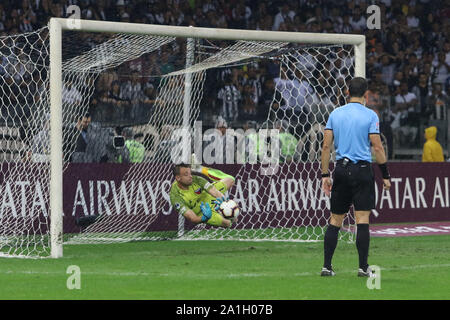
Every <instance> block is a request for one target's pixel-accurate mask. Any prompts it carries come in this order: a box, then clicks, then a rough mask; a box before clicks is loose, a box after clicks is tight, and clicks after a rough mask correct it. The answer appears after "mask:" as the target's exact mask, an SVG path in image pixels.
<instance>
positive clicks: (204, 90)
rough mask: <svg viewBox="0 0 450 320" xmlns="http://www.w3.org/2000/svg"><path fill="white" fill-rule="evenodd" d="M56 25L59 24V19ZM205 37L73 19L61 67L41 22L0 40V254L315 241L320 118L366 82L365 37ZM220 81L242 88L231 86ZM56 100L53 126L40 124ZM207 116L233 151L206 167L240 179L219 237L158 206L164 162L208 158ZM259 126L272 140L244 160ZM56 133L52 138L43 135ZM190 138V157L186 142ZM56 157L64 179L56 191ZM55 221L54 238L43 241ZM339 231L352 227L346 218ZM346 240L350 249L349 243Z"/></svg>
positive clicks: (163, 201)
mask: <svg viewBox="0 0 450 320" xmlns="http://www.w3.org/2000/svg"><path fill="white" fill-rule="evenodd" d="M53 20H54V21H55V20H58V21H59V23H60V25H62V26H63V25H64V24H65V21H66V20H65V19H53ZM55 23H56V22H55ZM146 28H148V30H144V29H146ZM193 30H195V31H196V32H197V33H195V35H194V33H192V32H193ZM205 30H206V29H205ZM204 33H205V34H202V28H182V27H178V28H173V27H164V26H153V27H152V26H145V27H143V26H142V25H141V26H135V25H132V24H121V23H119V24H117V23H106V24H105V25H104V23H103V24H102V23H100V22H87V21H82V23H81V29H80V30H70V29H67V28H65V27H63V30H62V31H61V39H62V40H61V43H60V45H61V52H59V54H60V57H61V59H60V61H59V64H58V63H54V61H55V60H58V59H59V58H58V55H56V58H55V57H54V54H51V50H50V36H49V28H43V29H41V30H38V31H36V32H33V33H28V34H22V35H15V36H8V37H2V38H0V50H1V51H2V53H3V58H2V61H1V62H2V64H1V70H0V79H1V81H2V90H3V93H4V94H3V95H2V99H1V102H2V113H1V118H0V122H1V124H0V125H1V132H2V136H1V138H2V148H1V149H0V150H1V154H0V157H1V158H2V159H1V160H2V181H1V188H2V193H1V199H0V201H1V202H0V204H1V207H0V256H2V255H3V256H22V257H30V256H31V257H36V256H48V255H50V253H51V248H52V247H54V246H56V245H61V244H62V242H63V241H64V242H65V243H111V242H120V241H134V240H163V239H237V240H284V241H287V240H290V241H311V240H314V241H315V240H320V239H321V237H322V236H323V227H324V226H325V225H326V222H327V219H328V217H329V210H328V207H329V204H328V199H327V198H326V197H325V196H324V195H323V194H322V192H321V186H320V179H318V177H319V173H320V168H319V161H320V147H321V141H322V132H323V127H324V125H325V123H326V120H327V117H328V114H329V113H330V112H331V111H332V110H333V109H334V108H335V107H337V106H339V105H341V104H343V103H345V94H344V93H345V82H346V79H348V78H349V77H352V76H354V75H355V74H357V73H358V72H359V74H360V75H361V73H362V72H363V71H361V68H363V67H362V66H363V62H361V59H362V60H363V59H364V58H363V56H362V57H356V58H355V56H357V55H360V52H359V51H361V50H360V49H358V46H357V45H358V44H359V43H363V42H364V41H363V40H361V38H360V37H359V36H349V37H348V38H346V37H341V38H339V36H336V37H327V38H326V39H325V38H324V39H321V38H320V37H318V36H319V35H314V36H313V37H311V36H309V37H308V36H306V37H305V38H303V39H302V37H300V35H297V36H296V38H295V37H294V36H293V35H292V34H291V33H276V36H275V35H274V33H271V32H261V33H259V34H258V36H256V37H255V38H254V40H253V39H252V36H253V35H255V34H256V33H252V32H250V33H249V34H247V32H246V31H242V30H241V31H240V32H239V31H237V30H234V31H231V30H229V31H227V32H224V33H222V34H220V35H218V34H216V33H211V32H210V30H209V31H208V32H206V31H204ZM228 33H229V35H228ZM50 34H51V33H50ZM239 34H240V35H242V38H240V37H239ZM280 34H285V35H284V36H283V37H279V36H280ZM264 35H268V38H267V39H264ZM293 39H295V40H293ZM297 39H298V40H297ZM315 40H317V41H316V42H314V41H315ZM333 40H336V41H333ZM56 52H58V51H56ZM358 52H359V53H358ZM52 59H53V64H51V61H52ZM57 62H58V61H57ZM51 66H53V69H52V68H51ZM55 66H60V70H59V71H58V72H60V79H61V81H60V83H56V84H55V81H54V80H51V79H58V78H57V77H53V78H52V77H51V76H50V71H52V72H53V75H55V73H56V72H55V70H57V68H56V67H55ZM358 70H359V71H358ZM362 75H363V74H362ZM227 79H232V82H233V83H234V86H235V87H236V90H237V91H239V92H241V94H237V95H236V96H234V95H233V93H230V91H227V90H229V88H228V89H226V86H227V85H228V83H227ZM55 88H56V89H55ZM224 88H225V89H224ZM51 90H53V91H51ZM221 90H222V93H220V91H221ZM51 92H53V95H51ZM55 92H56V94H55ZM52 97H53V98H52ZM55 97H56V99H55ZM58 98H59V99H60V100H59V101H60V106H61V107H60V108H59V110H60V112H61V113H60V116H61V119H62V120H61V122H62V123H60V124H59V125H60V128H59V129H58V127H57V126H53V127H51V124H53V123H54V122H51V121H52V119H55V117H56V119H57V117H58V115H57V113H56V112H58V111H55V110H58V108H57V107H58V106H57V104H56V103H55V102H54V101H58ZM227 99H229V100H230V99H231V100H233V99H236V103H237V105H239V109H238V110H241V111H242V110H245V112H243V113H241V112H239V113H238V114H233V113H232V112H231V113H230V112H228V110H232V111H233V110H234V111H235V112H237V110H235V109H233V108H235V107H234V106H233V105H232V103H230V104H227V103H226V102H227ZM228 102H230V101H228ZM231 102H233V101H231ZM55 105H56V107H55ZM218 116H222V117H224V118H225V119H226V120H227V122H228V127H229V129H235V130H234V131H233V130H229V131H228V132H227V141H228V140H230V141H231V140H232V142H233V143H230V145H227V144H226V145H225V147H224V150H225V149H227V148H232V149H233V150H234V153H232V156H231V159H232V160H231V161H230V159H228V164H227V165H225V166H217V165H218V163H212V164H210V163H205V162H204V163H203V164H204V165H207V166H209V165H211V166H214V167H218V168H221V169H223V170H224V171H227V170H229V172H227V173H230V174H233V175H234V176H235V178H236V183H235V185H234V186H233V188H232V189H231V190H230V191H229V196H230V198H233V199H234V200H236V202H237V203H238V204H239V205H240V207H241V215H240V217H239V220H238V221H237V222H236V223H234V224H233V226H232V228H230V229H214V228H211V227H208V226H206V225H203V224H202V225H196V226H194V225H192V224H190V223H189V222H188V221H185V220H184V219H183V218H182V217H180V216H178V215H177V214H176V213H175V211H174V210H172V208H171V206H170V203H169V198H168V194H169V189H170V186H171V184H172V181H173V176H172V166H173V162H174V161H180V159H181V160H183V161H185V162H186V161H191V157H190V155H191V153H192V152H197V157H198V158H200V159H202V158H203V157H202V156H203V154H202V152H203V150H205V149H206V147H205V145H207V144H208V142H211V141H212V140H211V141H210V140H208V139H207V138H205V136H206V135H201V134H202V132H204V131H205V130H206V129H208V128H210V127H214V123H215V122H216V121H217V119H218ZM53 121H54V120H53ZM199 121H201V123H200V122H199ZM50 128H51V129H52V130H50ZM123 128H125V129H123ZM126 129H131V130H128V131H127V132H132V136H133V137H132V139H133V140H135V141H138V142H139V143H140V145H141V146H143V148H144V152H143V154H142V157H138V158H140V159H139V160H137V161H134V160H133V159H132V158H133V157H134V156H136V155H135V154H134V155H132V154H131V153H130V152H128V153H127V152H125V151H124V150H125V149H126V148H125V147H124V146H120V143H121V142H120V141H121V140H120V139H119V138H121V137H122V136H124V137H125V138H126V139H128V138H130V135H129V134H127V135H125V130H126ZM246 129H248V130H247V131H246ZM263 129H276V130H278V131H276V132H278V134H277V135H276V136H274V137H272V138H271V140H270V139H265V140H266V141H263V139H264V138H261V137H262V136H261V135H259V138H260V141H258V142H257V145H258V146H261V147H258V148H256V149H255V148H254V152H256V153H257V154H256V159H257V160H256V161H251V157H250V156H249V155H250V154H251V153H252V150H250V149H252V148H253V147H254V146H255V145H254V144H252V142H251V141H250V140H252V139H250V138H249V134H248V132H256V133H259V132H261V131H263ZM122 130H124V131H123V132H122ZM199 131H200V132H199ZM180 132H181V133H182V134H180ZM55 134H56V135H57V134H59V135H60V136H61V139H60V140H61V141H60V142H58V139H54V138H53V139H54V140H52V137H54V135H55ZM214 135H215V136H216V137H218V136H217V135H218V133H217V132H215V133H213V136H214ZM127 136H128V137H127ZM275 140H277V142H276V141H275ZM55 141H56V142H55ZM198 141H201V144H200V145H201V146H202V147H201V148H200V149H198V148H197V149H196V147H195V146H194V145H195V142H198ZM122 142H123V141H122ZM216 142H217V140H216ZM266 142H267V143H266ZM211 143H213V144H214V142H211ZM266 144H267V146H268V147H269V148H270V146H271V145H277V146H279V149H280V155H279V159H278V160H277V162H276V163H274V162H272V163H270V164H269V165H268V164H267V163H264V161H261V159H262V158H261V157H259V158H258V156H259V154H258V153H259V152H260V151H261V150H262V149H263V148H262V145H266ZM186 146H188V147H186ZM191 146H192V147H191ZM241 146H243V147H242V148H241ZM252 146H253V147H252ZM199 150H200V151H199ZM215 150H217V149H215ZM227 150H228V149H227ZM239 150H243V152H240V151H239ZM199 152H200V154H198V153H199ZM227 152H228V151H227ZM180 157H181V158H180ZM55 159H56V160H55ZM58 159H61V160H62V162H61V167H62V170H63V172H64V173H63V175H64V180H63V182H61V183H60V184H59V186H58V185H56V186H55V185H53V189H52V187H51V185H52V183H53V184H55V183H56V184H57V183H58V180H57V179H54V178H53V179H52V178H51V177H54V176H53V175H52V174H53V173H52V174H51V172H54V171H52V170H55V168H57V166H55V162H58V161H59V160H58ZM124 159H127V161H124ZM222 159H223V158H222ZM258 159H259V160H258ZM117 162H129V163H122V164H120V165H117V164H115V163H117ZM230 163H234V164H230ZM52 166H53V167H52ZM52 168H53V169H52ZM86 170H87V171H90V172H93V174H94V175H101V174H103V171H105V173H104V177H103V178H98V179H97V180H96V181H93V180H89V179H85V180H86V181H84V180H83V181H82V179H81V178H80V179H77V178H74V177H77V176H78V175H80V176H83V174H81V172H83V171H86ZM99 172H100V173H101V174H100V173H99ZM61 176H62V174H61ZM52 180H53V182H52ZM61 180H62V179H61ZM69 184H71V185H69ZM83 184H85V185H87V186H88V187H87V188H88V191H84V192H83ZM69 189H74V190H75V191H74V195H72V198H70V199H69V200H67V199H65V198H64V196H65V193H66V192H63V190H69ZM51 190H52V191H51ZM55 190H56V191H55ZM51 193H53V197H55V198H58V197H60V198H61V205H62V206H64V212H62V211H63V210H62V209H61V211H60V212H58V211H59V208H58V207H57V206H56V207H55V206H53V205H52V204H51V196H50V194H51ZM93 195H96V197H95V198H94V196H93ZM66 203H70V206H69V210H67V207H68V206H67V205H66ZM55 224H56V226H57V227H58V226H59V228H60V230H59V231H57V232H52V227H53V228H55ZM345 224H346V225H348V226H352V225H353V220H352V217H351V215H349V216H348V218H347V221H346V222H345ZM61 226H63V227H61ZM53 230H56V229H53ZM350 231H351V230H350ZM341 236H342V237H343V238H344V239H348V240H350V239H351V238H352V233H351V232H347V231H343V232H342V233H341ZM52 255H53V256H55V255H54V254H53V251H52Z"/></svg>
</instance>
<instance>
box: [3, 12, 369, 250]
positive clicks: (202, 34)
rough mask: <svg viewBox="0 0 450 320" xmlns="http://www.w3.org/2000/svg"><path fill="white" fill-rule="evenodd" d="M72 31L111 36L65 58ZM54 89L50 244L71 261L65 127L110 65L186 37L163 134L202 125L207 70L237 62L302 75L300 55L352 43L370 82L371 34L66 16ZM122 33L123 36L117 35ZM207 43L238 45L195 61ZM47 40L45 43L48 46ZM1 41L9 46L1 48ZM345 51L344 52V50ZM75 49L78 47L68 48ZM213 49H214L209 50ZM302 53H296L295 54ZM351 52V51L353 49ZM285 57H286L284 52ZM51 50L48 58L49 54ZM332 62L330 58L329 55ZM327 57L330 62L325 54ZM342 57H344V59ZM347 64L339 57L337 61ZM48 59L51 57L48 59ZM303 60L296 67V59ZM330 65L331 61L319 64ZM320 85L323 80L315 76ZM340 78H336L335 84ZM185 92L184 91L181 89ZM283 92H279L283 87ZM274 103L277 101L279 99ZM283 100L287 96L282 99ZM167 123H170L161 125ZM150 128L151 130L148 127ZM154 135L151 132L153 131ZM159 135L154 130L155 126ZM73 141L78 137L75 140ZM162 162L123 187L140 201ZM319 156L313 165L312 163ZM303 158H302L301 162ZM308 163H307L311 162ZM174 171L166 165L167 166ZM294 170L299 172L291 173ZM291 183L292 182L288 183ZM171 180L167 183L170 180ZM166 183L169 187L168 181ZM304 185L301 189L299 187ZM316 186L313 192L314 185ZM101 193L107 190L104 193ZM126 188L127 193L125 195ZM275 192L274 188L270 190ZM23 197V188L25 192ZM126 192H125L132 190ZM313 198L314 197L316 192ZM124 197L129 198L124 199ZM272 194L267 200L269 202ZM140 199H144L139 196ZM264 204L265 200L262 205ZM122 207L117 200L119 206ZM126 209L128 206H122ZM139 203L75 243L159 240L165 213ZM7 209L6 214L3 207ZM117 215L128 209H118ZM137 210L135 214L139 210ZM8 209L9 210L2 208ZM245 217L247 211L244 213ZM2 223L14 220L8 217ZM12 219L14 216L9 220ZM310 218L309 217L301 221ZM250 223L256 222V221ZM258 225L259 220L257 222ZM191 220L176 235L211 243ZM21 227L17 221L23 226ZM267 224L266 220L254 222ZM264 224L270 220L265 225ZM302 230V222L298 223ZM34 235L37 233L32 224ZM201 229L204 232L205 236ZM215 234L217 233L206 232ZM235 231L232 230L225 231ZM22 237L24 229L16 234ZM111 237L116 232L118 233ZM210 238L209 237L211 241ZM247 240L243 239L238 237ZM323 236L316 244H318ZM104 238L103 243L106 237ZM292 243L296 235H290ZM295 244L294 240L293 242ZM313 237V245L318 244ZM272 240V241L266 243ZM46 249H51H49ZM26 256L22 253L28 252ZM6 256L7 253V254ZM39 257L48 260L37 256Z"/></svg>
mask: <svg viewBox="0 0 450 320" xmlns="http://www.w3.org/2000/svg"><path fill="white" fill-rule="evenodd" d="M64 32H72V33H77V34H83V33H90V34H104V35H106V36H105V39H106V40H105V41H104V42H102V43H97V44H95V45H93V46H92V49H90V50H84V51H81V53H80V54H79V55H78V56H73V55H68V56H69V58H67V59H65V58H64V52H65V51H64V50H63V43H64V41H65V37H64ZM48 34H49V36H48V43H49V44H48V46H49V52H48V61H49V65H48V72H49V78H48V81H49V83H48V85H49V86H48V91H49V101H48V104H49V110H50V164H49V165H50V174H49V188H48V189H49V191H48V192H49V195H48V197H49V212H50V213H49V216H50V219H49V222H48V226H47V227H46V228H45V230H46V231H43V233H47V234H48V236H49V238H50V241H49V246H50V250H49V252H48V255H50V256H51V257H53V258H60V257H62V256H63V242H64V235H63V217H66V216H67V215H69V214H70V213H68V212H64V213H63V211H64V210H63V204H64V201H63V194H64V192H63V172H64V170H65V168H66V164H65V161H66V160H65V159H66V157H67V155H68V154H71V153H73V152H74V150H73V148H72V149H65V148H66V147H65V146H64V145H65V139H66V138H67V137H65V134H66V133H65V131H64V130H65V125H66V122H68V121H74V119H77V117H79V116H80V115H82V114H83V113H85V112H86V110H87V108H88V104H89V99H90V97H91V96H92V92H93V91H94V88H93V87H94V85H93V83H94V82H95V80H96V79H97V77H98V75H99V74H100V73H102V72H104V71H105V70H108V68H114V67H117V66H119V65H121V64H122V63H123V62H126V61H131V60H133V59H135V58H138V57H140V56H142V55H144V54H148V53H151V52H155V51H156V50H160V49H161V47H163V46H164V45H167V44H169V43H172V42H174V40H175V39H183V40H184V42H185V45H186V47H187V49H186V52H185V59H186V60H185V63H184V66H183V67H182V69H180V70H174V71H173V72H172V73H169V74H164V75H162V77H163V78H164V79H165V80H164V81H161V82H160V84H159V88H158V97H157V102H156V104H157V105H158V107H160V109H158V110H161V111H155V113H154V114H153V115H152V116H151V117H150V120H149V125H150V124H155V123H156V124H157V125H158V126H160V127H161V128H160V129H158V130H161V131H162V130H165V129H166V128H162V124H164V125H165V124H167V127H168V128H170V127H177V126H178V127H191V128H192V127H193V125H194V122H195V120H196V119H197V118H198V117H199V109H200V107H199V106H200V103H201V100H202V98H203V97H202V90H203V84H204V81H205V77H206V76H205V74H204V73H205V71H206V70H209V69H212V68H223V67H226V66H229V65H233V64H239V63H243V64H245V63H248V61H249V60H252V59H264V58H267V59H278V61H279V62H280V64H284V63H286V64H285V65H284V66H285V67H286V68H287V69H289V68H291V65H294V67H292V68H293V69H292V70H288V71H289V72H290V74H295V72H296V70H297V69H296V67H295V65H297V64H302V63H304V62H302V61H298V60H295V59H297V58H298V56H301V55H305V56H307V57H306V58H309V59H315V58H316V56H319V55H322V54H321V52H322V51H325V52H327V53H333V52H334V51H336V50H338V49H335V48H332V47H330V46H346V47H347V46H348V47H351V49H348V50H347V49H345V50H344V49H342V50H341V51H344V54H343V55H344V58H345V59H349V60H351V63H352V65H351V66H348V67H346V68H347V69H346V70H347V72H348V73H350V69H351V70H352V72H353V74H352V76H361V77H365V36H363V35H345V34H316V33H301V32H279V31H254V30H236V29H212V28H201V27H179V26H163V25H149V24H134V23H123V22H106V21H90V20H76V21H75V20H73V19H65V18H51V19H50V22H49V25H48ZM115 35H117V37H116V36H115ZM203 39H207V40H208V41H216V40H217V41H222V40H223V41H230V42H232V44H231V45H230V46H228V47H223V48H222V47H220V48H219V47H218V46H216V47H214V48H213V49H214V50H215V51H214V52H212V53H211V52H210V53H208V54H209V55H206V58H204V57H203V59H200V60H197V57H194V54H193V51H194V50H195V46H196V44H195V42H196V41H198V40H203ZM45 41H47V39H45V40H42V42H45ZM0 44H1V43H0ZM286 44H293V45H298V48H290V47H289V48H288V46H287V45H286ZM341 48H342V47H341ZM68 50H69V51H70V48H68ZM205 50H206V49H205ZM292 50H293V51H295V54H292V55H291V54H290V52H291V51H292ZM350 51H351V52H350ZM277 52H278V53H277ZM280 52H281V53H280ZM46 54H47V53H42V55H46ZM323 56H324V57H325V56H326V54H324V55H323ZM325 58H326V57H325ZM344 58H342V59H344ZM337 59H339V58H337ZM43 60H44V61H46V57H44V59H43ZM292 60H295V63H293V62H292ZM315 63H317V64H320V67H321V68H324V65H325V64H324V62H323V61H316V62H315ZM310 76H311V77H312V76H313V74H312V73H311V74H310ZM315 80H317V79H315ZM334 80H335V79H334ZM66 82H71V83H74V84H75V85H76V87H77V89H78V91H79V92H80V95H82V96H83V99H82V102H80V104H81V106H72V105H71V104H70V103H69V102H65V101H63V100H64V99H65V97H64V92H63V91H64V84H65V83H66ZM180 88H181V89H180ZM275 90H278V89H275ZM273 99H274V102H280V101H275V99H276V97H275V96H274V98H273ZM280 99H285V97H281V98H280ZM64 108H66V109H69V110H70V108H74V109H73V110H72V111H70V115H66V114H65V112H67V110H64ZM269 116H270V115H268V118H267V121H266V122H270V126H275V123H277V121H278V120H283V119H278V118H276V117H275V118H274V119H271V118H270V117H269ZM161 119H162V120H161ZM286 119H287V122H288V125H289V126H290V127H291V128H292V126H293V124H291V123H290V121H291V118H286ZM144 126H145V125H144ZM320 128H321V127H320V126H317V127H316V126H314V129H315V130H316V131H315V132H314V131H313V132H311V135H310V136H309V135H305V136H304V137H303V140H302V141H301V143H300V142H299V145H300V144H302V145H306V144H314V143H317V141H320V138H318V136H317V132H318V131H317V130H320ZM149 130H150V129H149ZM152 130H153V129H152ZM70 138H71V139H72V140H73V139H74V138H73V137H70ZM153 159H156V160H157V161H156V162H157V163H156V164H153V163H152V162H151V161H149V162H146V163H144V164H142V165H140V166H139V165H132V166H131V168H130V170H129V171H128V172H127V173H126V174H125V175H124V182H123V184H122V185H121V188H122V187H123V190H126V191H128V192H129V193H130V194H131V196H130V197H132V196H133V195H136V196H137V197H139V196H140V194H141V193H140V192H142V190H141V189H139V188H140V185H138V186H136V185H137V183H135V180H134V179H135V178H139V179H141V178H142V179H145V177H146V176H151V175H155V176H158V175H159V176H158V177H159V178H161V179H171V177H170V173H169V172H168V171H167V170H166V169H164V170H166V172H164V175H162V173H161V172H160V170H161V166H159V164H158V161H162V156H161V158H153ZM311 159H312V160H311ZM316 160H317V155H316V156H315V157H308V159H306V160H305V161H316ZM301 161H302V160H300V162H301ZM305 166H306V165H305ZM307 167H308V168H309V169H307V170H310V171H308V174H312V173H313V172H314V170H316V168H315V167H314V168H313V166H311V167H309V165H308V166H307ZM164 168H166V167H164ZM255 170H256V169H255V167H252V166H251V165H243V166H242V169H241V171H240V172H239V173H238V178H243V179H246V177H250V176H254V174H255V172H256V171H255ZM289 170H291V169H289ZM283 175H284V178H285V181H287V183H288V188H290V187H291V185H290V184H289V183H291V182H292V180H293V179H296V177H297V176H296V175H295V174H294V172H292V171H289V172H287V173H286V174H283ZM283 181H284V180H283ZM163 182H164V181H163ZM163 182H162V184H163ZM271 183H273V184H270V187H269V184H268V185H267V187H268V188H275V189H277V188H279V187H281V186H280V185H279V183H285V182H271ZM283 188H284V186H283ZM295 188H297V186H295ZM305 188H307V187H306V185H305ZM308 188H313V187H310V186H308ZM99 190H100V189H99ZM121 191H122V189H120V192H121ZM268 192H270V191H268ZM18 193H19V191H18ZM244 193H245V192H244ZM124 194H125V191H124ZM311 194H313V192H311ZM121 195H122V194H121ZM267 196H270V195H268V194H267V193H266V194H264V195H262V196H257V197H261V199H266V198H267ZM138 199H140V198H138ZM262 201H263V200H262ZM166 202H167V199H163V198H161V199H156V200H155V205H154V208H153V209H152V210H156V211H158V210H159V211H161V210H162V208H166V207H167V203H166ZM116 204H117V203H116ZM110 207H111V208H114V203H111V205H110ZM119 207H120V206H119ZM136 208H137V207H136V206H134V215H132V214H129V212H128V211H130V210H131V209H130V210H129V208H128V207H127V214H125V215H121V212H115V211H114V212H113V213H112V214H111V215H103V216H102V218H101V219H99V220H98V222H95V223H94V224H93V225H92V226H89V227H88V228H86V229H85V230H84V231H83V232H84V233H83V234H81V235H80V236H74V237H73V243H80V242H81V243H94V242H101V243H103V242H114V241H129V240H135V239H136V238H137V237H140V238H145V239H153V238H152V237H153V236H152V237H142V234H146V231H147V226H148V225H150V224H152V223H153V222H154V221H155V219H156V220H157V219H158V218H157V214H155V215H152V214H148V212H146V213H145V214H142V215H141V216H140V215H139V214H136V212H137V211H139V209H136ZM2 210H3V209H2ZM117 210H120V208H119V209H117ZM131 211H132V210H131ZM2 212H3V211H2ZM242 215H243V216H244V221H247V220H245V213H242ZM1 219H6V218H5V217H2V216H1V215H0V222H1ZM8 219H9V218H8ZM301 219H303V218H301ZM311 219H312V220H314V221H316V220H318V218H317V217H312V218H311V217H306V220H305V221H310V220H311ZM284 220H285V217H281V218H280V224H279V225H277V226H275V229H285V228H288V227H289V224H290V223H287V224H286V225H285V224H284ZM248 221H250V220H248ZM250 223H253V222H250ZM184 224H185V223H184V219H181V218H180V219H179V220H178V223H177V226H176V227H175V230H174V234H175V236H171V237H172V238H173V237H175V238H176V237H178V238H180V237H181V238H182V239H183V238H184V239H196V238H204V237H203V236H200V237H197V234H201V235H203V231H204V230H203V227H199V229H197V230H194V232H190V231H191V230H183V226H184ZM16 225H17V224H16ZM254 225H255V226H256V225H259V222H258V223H255V224H254ZM262 225H264V223H262ZM294 226H295V227H298V226H299V225H297V224H294ZM241 227H242V228H243V229H249V230H250V229H251V230H253V231H254V228H253V225H252V226H241ZM23 228H27V231H26V233H27V234H29V233H30V232H35V231H34V230H32V231H29V229H31V228H30V227H29V226H25V227H23ZM197 231H198V232H197ZM206 231H207V232H209V229H208V230H206ZM225 232H228V231H225ZM233 232H234V230H231V231H229V233H228V234H226V235H225V234H224V235H222V234H219V235H218V236H216V235H213V236H212V238H214V239H228V238H230V237H234V234H235V233H233ZM3 233H4V234H5V237H4V238H5V239H6V240H5V241H4V243H5V244H7V245H10V244H11V242H10V239H11V237H10V235H9V233H8V231H7V230H5V231H3V230H2V229H1V226H0V252H1V249H2V241H3V240H2V236H3ZM13 233H14V234H16V233H17V232H16V231H14V232H13ZM109 234H115V235H113V236H111V235H109ZM165 238H167V237H166V236H155V239H165ZM206 238H208V237H206ZM238 238H239V236H238ZM316 238H317V237H316V235H315V237H314V239H316ZM99 239H100V240H99ZM243 239H255V240H258V239H260V238H258V237H256V238H252V236H251V235H250V236H249V235H246V236H245V237H243ZM280 239H281V240H283V239H284V238H283V237H281V238H278V237H277V236H274V237H273V240H280ZM288 239H291V238H288ZM292 239H294V238H292ZM314 239H313V240H314ZM264 240H267V238H264ZM18 251H20V250H9V251H7V254H9V255H13V256H14V255H16V254H17V253H16V252H18ZM44 252H47V251H46V250H44ZM18 254H21V253H20V252H19V253H18ZM0 255H1V253H0ZM27 255H30V256H35V255H36V253H34V252H33V253H29V254H27ZM37 255H42V253H41V254H37Z"/></svg>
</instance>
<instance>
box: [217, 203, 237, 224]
mask: <svg viewBox="0 0 450 320" xmlns="http://www.w3.org/2000/svg"><path fill="white" fill-rule="evenodd" d="M219 212H220V214H221V215H222V216H223V217H224V218H226V219H230V220H231V219H236V218H237V216H238V215H239V213H240V212H241V209H239V206H238V205H237V203H236V202H234V201H233V200H227V201H224V202H222V203H221V205H220V207H219Z"/></svg>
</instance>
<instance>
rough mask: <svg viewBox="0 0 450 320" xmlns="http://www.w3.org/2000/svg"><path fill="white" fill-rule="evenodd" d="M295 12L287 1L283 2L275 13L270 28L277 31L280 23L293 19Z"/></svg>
mask: <svg viewBox="0 0 450 320" xmlns="http://www.w3.org/2000/svg"><path fill="white" fill-rule="evenodd" d="M294 16H295V12H294V11H292V10H291V8H290V7H289V4H288V3H284V4H283V6H282V7H281V10H280V11H279V12H278V13H277V14H276V15H275V18H274V21H273V26H272V30H274V31H278V30H279V28H280V24H282V23H289V22H292V21H293V20H294Z"/></svg>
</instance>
